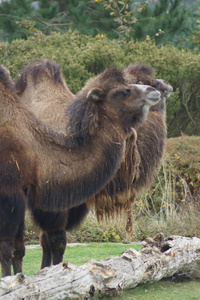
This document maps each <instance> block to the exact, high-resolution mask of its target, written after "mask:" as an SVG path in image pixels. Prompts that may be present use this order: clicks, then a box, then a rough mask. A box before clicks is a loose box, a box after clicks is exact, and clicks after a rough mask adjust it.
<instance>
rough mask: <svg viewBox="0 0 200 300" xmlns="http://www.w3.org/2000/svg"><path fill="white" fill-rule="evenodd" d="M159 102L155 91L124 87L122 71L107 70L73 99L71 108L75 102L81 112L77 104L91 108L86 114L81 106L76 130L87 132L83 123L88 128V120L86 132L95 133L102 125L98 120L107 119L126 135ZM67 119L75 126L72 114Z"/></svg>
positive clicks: (158, 93)
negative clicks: (99, 124)
mask: <svg viewBox="0 0 200 300" xmlns="http://www.w3.org/2000/svg"><path fill="white" fill-rule="evenodd" d="M159 100H160V92H158V91H157V90H156V89H155V88H153V87H150V86H148V85H139V84H127V83H126V81H125V78H124V76H123V73H122V72H121V71H119V70H117V69H115V68H110V69H108V70H106V71H105V72H103V73H102V74H100V75H98V76H97V77H95V78H93V79H90V80H89V81H88V83H87V84H86V85H85V87H84V88H83V89H82V90H81V91H80V92H79V93H78V94H77V95H76V96H75V97H74V100H73V101H72V104H71V105H72V106H73V107H74V109H75V107H76V104H75V103H76V102H77V107H79V109H80V108H81V107H80V102H82V103H85V105H86V103H87V107H90V109H89V110H88V109H87V110H85V108H84V106H85V105H84V104H83V107H82V108H81V111H80V116H79V118H78V119H77V120H76V121H75V126H76V128H82V129H83V128H87V126H86V123H87V124H88V120H90V121H89V123H90V124H89V126H90V129H89V131H90V133H92V132H95V130H94V129H95V128H96V127H97V126H98V122H101V124H102V120H100V118H101V117H102V116H103V118H104V119H105V115H106V118H107V119H109V120H110V122H111V123H112V124H114V125H115V126H117V127H123V129H124V131H125V132H129V131H130V130H131V128H132V127H136V126H137V125H138V124H140V123H141V122H142V121H143V119H144V118H145V117H146V114H147V112H148V110H149V108H150V107H151V106H152V105H155V104H156V103H157V102H158V101H159ZM75 110H76V111H77V109H75ZM88 112H89V113H90V114H89V115H88ZM102 112H103V113H102ZM70 114H71V113H70ZM76 116H77V114H76ZM69 118H70V123H71V124H72V123H74V122H73V120H74V118H75V117H74V116H73V114H71V115H70V116H69ZM72 118H73V120H72ZM122 124H123V125H122ZM75 131H76V130H75ZM82 132H83V130H82Z"/></svg>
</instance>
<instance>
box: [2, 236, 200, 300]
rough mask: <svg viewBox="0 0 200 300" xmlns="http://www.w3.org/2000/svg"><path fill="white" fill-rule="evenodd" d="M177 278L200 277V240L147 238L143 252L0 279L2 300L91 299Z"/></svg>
mask: <svg viewBox="0 0 200 300" xmlns="http://www.w3.org/2000/svg"><path fill="white" fill-rule="evenodd" d="M173 275H184V276H188V277H190V278H191V277H192V278H200V239H199V238H196V237H193V238H187V237H181V236H171V237H169V238H167V239H164V236H163V234H159V235H157V236H156V237H155V238H154V239H152V238H147V239H146V240H145V241H144V242H143V246H142V249H141V251H139V252H138V251H136V250H135V249H133V248H130V249H128V250H126V251H124V252H123V253H122V254H121V255H120V256H117V257H111V258H108V259H106V260H101V261H95V260H90V261H88V262H87V263H85V264H83V265H81V266H79V267H78V266H75V265H72V264H67V263H61V264H59V265H56V266H52V267H50V268H45V269H43V270H41V271H39V272H38V273H37V274H35V275H33V276H24V275H23V274H17V275H15V276H9V277H5V278H2V279H1V280H0V300H10V299H12V300H13V299H15V300H19V299H20V300H21V299H25V300H26V299H29V300H33V299H34V300H35V299H49V300H50V299H54V300H55V299H89V298H91V297H92V296H94V295H95V296H97V297H98V296H102V295H104V294H111V293H112V294H113V293H119V292H120V291H121V290H122V289H124V288H126V289H131V288H134V287H136V286H137V285H138V284H142V283H145V282H155V281H159V280H161V279H163V278H168V277H171V276H173Z"/></svg>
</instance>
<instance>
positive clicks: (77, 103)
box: [0, 68, 160, 275]
mask: <svg viewBox="0 0 200 300" xmlns="http://www.w3.org/2000/svg"><path fill="white" fill-rule="evenodd" d="M159 98H160V93H158V92H157V91H156V90H155V89H153V88H151V87H147V86H138V85H134V86H129V85H127V84H126V83H125V81H124V78H123V74H122V73H121V72H120V71H118V70H116V69H109V70H107V71H105V72H104V73H102V74H100V75H99V76H97V77H96V78H94V79H93V80H90V81H89V82H88V84H87V85H86V86H85V87H84V88H83V89H82V91H80V92H79V93H78V94H77V95H76V96H75V98H74V100H73V102H72V103H71V104H69V105H68V106H67V109H66V118H67V120H69V121H68V122H67V126H66V129H65V131H63V132H61V131H55V130H54V129H53V128H51V127H50V126H47V125H45V124H43V123H42V122H41V121H39V120H38V119H37V118H36V117H35V115H34V114H32V113H31V112H29V111H28V110H27V109H26V108H25V106H24V105H23V104H22V103H21V102H20V101H19V99H18V98H17V96H16V95H15V92H14V89H13V86H12V82H11V80H10V78H9V76H8V74H7V72H6V71H5V70H4V68H0V114H1V115H0V139H1V141H0V145H1V149H0V150H1V151H0V159H1V162H0V180H1V182H0V195H1V198H0V205H1V209H0V211H1V213H2V219H3V220H4V221H3V222H2V223H1V228H0V241H1V243H0V250H1V248H2V245H5V242H8V241H9V242H10V244H12V245H11V247H10V248H9V251H8V252H9V253H8V252H7V253H6V255H7V256H6V257H5V251H4V250H5V248H4V247H3V249H2V251H1V254H0V257H1V263H2V268H3V270H2V272H3V275H9V274H10V265H9V264H11V256H12V250H14V248H13V246H14V245H13V244H14V239H15V237H16V235H17V234H18V228H19V222H21V221H23V213H24V207H25V200H26V197H27V198H28V204H29V207H30V208H38V209H42V210H47V211H55V212H56V211H59V210H61V209H62V208H73V207H75V206H77V205H81V204H82V203H84V202H85V200H86V199H87V198H88V197H90V196H92V195H93V194H94V193H96V192H98V191H99V190H101V189H102V188H103V187H104V186H105V184H106V183H107V181H108V180H110V178H111V177H112V176H113V175H114V174H115V172H116V171H117V169H118V168H119V166H120V163H121V160H122V159H123V156H124V148H125V140H126V138H127V135H129V134H130V132H131V128H132V126H138V125H139V124H140V122H142V121H143V119H144V115H145V114H146V108H147V107H149V105H151V104H152V103H153V102H154V103H157V102H158V100H159ZM146 99H147V100H146ZM22 212H23V213H22ZM10 219H11V220H12V222H11V223H12V227H11V223H10ZM6 260H7V266H6V268H5V269H4V262H5V261H6ZM18 271H21V270H18Z"/></svg>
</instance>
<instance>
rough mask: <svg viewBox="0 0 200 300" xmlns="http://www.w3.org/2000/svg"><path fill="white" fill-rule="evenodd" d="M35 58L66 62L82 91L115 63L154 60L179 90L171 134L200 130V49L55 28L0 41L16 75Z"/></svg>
mask: <svg viewBox="0 0 200 300" xmlns="http://www.w3.org/2000/svg"><path fill="white" fill-rule="evenodd" d="M34 58H48V59H51V60H55V61H57V62H58V63H60V65H61V66H62V71H63V74H64V77H65V79H66V82H67V84H68V86H69V88H70V89H71V90H72V92H74V93H76V92H77V91H79V90H80V89H81V88H82V87H83V85H84V84H85V82H86V81H87V80H88V79H89V78H90V77H93V76H95V75H96V74H98V73H100V72H102V71H103V70H105V69H106V68H107V67H109V66H113V65H115V66H117V67H119V68H121V69H122V68H123V67H124V66H127V65H128V64H129V63H143V64H150V65H151V66H153V67H154V69H155V74H156V77H157V78H163V79H165V80H167V81H168V82H169V83H170V84H171V85H172V86H173V88H174V92H173V94H172V96H171V97H170V99H169V100H168V101H167V125H168V136H169V137H175V136H180V134H181V132H183V133H184V134H188V135H192V134H193V135H199V134H200V122H199V119H200V109H199V103H200V91H199V81H200V64H199V61H200V54H198V53H195V52H191V51H187V50H184V49H182V50H178V49H177V48H175V47H172V46H167V45H166V46H162V47H160V48H159V47H157V46H156V44H155V43H154V42H153V41H151V40H148V41H144V42H134V41H133V40H130V41H129V42H127V43H124V44H121V45H119V44H118V41H117V40H109V39H108V38H107V37H105V36H103V37H102V36H96V37H91V36H88V35H80V34H79V33H78V32H72V31H68V32H67V33H66V34H63V35H61V34H60V33H53V34H52V35H49V36H46V37H45V38H42V39H41V36H36V37H30V38H28V39H27V40H22V39H21V40H15V41H13V42H12V43H11V44H9V43H8V42H5V43H4V42H1V43H0V59H1V63H3V64H4V65H5V66H6V67H8V69H9V70H10V72H11V75H12V76H13V78H14V77H16V75H17V73H18V72H19V70H20V69H21V68H22V66H24V65H26V64H28V63H29V62H30V61H31V60H32V59H34Z"/></svg>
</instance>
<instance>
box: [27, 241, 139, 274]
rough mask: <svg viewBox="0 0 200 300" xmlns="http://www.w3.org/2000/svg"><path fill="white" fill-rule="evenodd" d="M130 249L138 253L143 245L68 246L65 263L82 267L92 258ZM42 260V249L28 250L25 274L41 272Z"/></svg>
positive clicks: (108, 255)
mask: <svg viewBox="0 0 200 300" xmlns="http://www.w3.org/2000/svg"><path fill="white" fill-rule="evenodd" d="M130 247H133V248H134V249H136V250H138V251H139V250H140V249H141V245H132V244H131V245H130V244H116V243H89V244H83V245H81V244H78V245H75V246H67V248H66V251H65V255H64V258H63V261H64V262H69V263H72V264H75V265H78V266H80V265H82V264H83V263H85V262H86V261H88V260H90V259H92V258H93V259H96V260H101V259H106V258H108V257H111V256H116V255H120V254H121V253H122V252H123V251H124V250H126V249H128V248H130ZM41 258H42V250H41V248H34V249H30V248H27V249H26V255H25V257H24V262H23V272H24V274H25V275H28V276H30V275H33V274H35V273H36V272H37V271H39V269H40V264H41Z"/></svg>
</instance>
